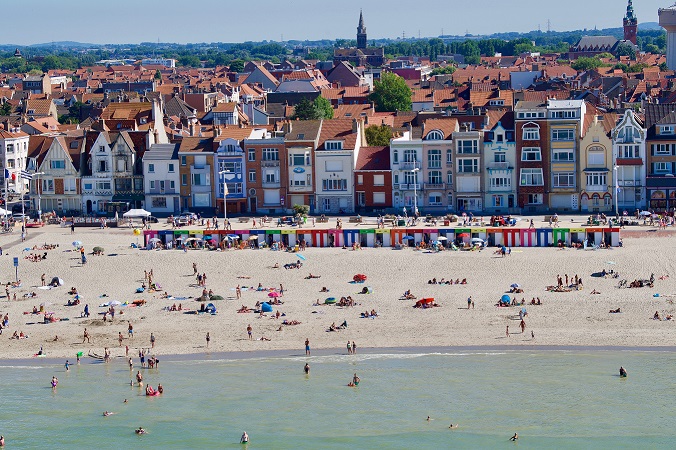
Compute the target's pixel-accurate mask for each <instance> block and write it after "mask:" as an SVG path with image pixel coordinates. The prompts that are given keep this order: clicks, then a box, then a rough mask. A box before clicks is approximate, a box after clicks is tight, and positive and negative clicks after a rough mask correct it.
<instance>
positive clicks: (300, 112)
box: [291, 96, 333, 120]
mask: <svg viewBox="0 0 676 450" xmlns="http://www.w3.org/2000/svg"><path fill="white" fill-rule="evenodd" d="M291 118H292V119H298V120H318V119H333V107H332V106H331V102H329V101H328V100H327V99H325V98H324V97H321V96H320V97H317V98H316V99H315V100H314V101H310V100H308V99H307V98H303V99H301V100H300V101H299V102H298V103H297V104H296V106H294V112H293V116H291Z"/></svg>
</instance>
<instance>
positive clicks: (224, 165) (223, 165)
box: [218, 161, 242, 173]
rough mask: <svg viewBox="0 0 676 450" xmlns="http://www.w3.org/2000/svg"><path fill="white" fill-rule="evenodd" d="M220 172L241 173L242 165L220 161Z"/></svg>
mask: <svg viewBox="0 0 676 450" xmlns="http://www.w3.org/2000/svg"><path fill="white" fill-rule="evenodd" d="M218 171H219V172H223V171H225V172H230V173H240V172H241V171H242V163H240V162H235V161H219V163H218Z"/></svg>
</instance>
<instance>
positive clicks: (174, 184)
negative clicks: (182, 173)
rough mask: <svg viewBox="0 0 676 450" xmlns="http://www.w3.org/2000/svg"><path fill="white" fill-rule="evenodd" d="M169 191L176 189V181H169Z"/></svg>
mask: <svg viewBox="0 0 676 450" xmlns="http://www.w3.org/2000/svg"><path fill="white" fill-rule="evenodd" d="M169 189H171V190H174V189H176V182H175V181H174V180H170V181H169Z"/></svg>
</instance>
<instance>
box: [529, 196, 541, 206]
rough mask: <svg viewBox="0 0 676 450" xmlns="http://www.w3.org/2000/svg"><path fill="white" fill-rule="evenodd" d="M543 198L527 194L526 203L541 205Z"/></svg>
mask: <svg viewBox="0 0 676 450" xmlns="http://www.w3.org/2000/svg"><path fill="white" fill-rule="evenodd" d="M543 197H544V196H543V195H542V194H528V197H527V199H526V201H527V202H528V204H529V205H541V204H542V199H543Z"/></svg>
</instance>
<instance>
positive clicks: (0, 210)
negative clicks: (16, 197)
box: [0, 208, 12, 216]
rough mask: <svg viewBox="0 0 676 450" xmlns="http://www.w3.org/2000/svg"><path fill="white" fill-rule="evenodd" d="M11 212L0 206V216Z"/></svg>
mask: <svg viewBox="0 0 676 450" xmlns="http://www.w3.org/2000/svg"><path fill="white" fill-rule="evenodd" d="M11 215H12V213H11V212H9V211H7V210H6V209H2V208H0V216H11Z"/></svg>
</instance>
